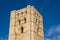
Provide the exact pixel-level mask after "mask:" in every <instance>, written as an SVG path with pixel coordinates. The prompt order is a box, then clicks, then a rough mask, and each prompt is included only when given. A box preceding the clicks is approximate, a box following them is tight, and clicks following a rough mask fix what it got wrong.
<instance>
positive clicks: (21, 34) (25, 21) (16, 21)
mask: <svg viewBox="0 0 60 40" xmlns="http://www.w3.org/2000/svg"><path fill="white" fill-rule="evenodd" d="M8 40H44V33H43V20H42V15H41V14H40V13H39V12H38V11H37V10H36V9H35V8H34V7H33V6H30V5H28V6H27V7H26V8H23V9H20V10H13V11H11V16H10V28H9V38H8Z"/></svg>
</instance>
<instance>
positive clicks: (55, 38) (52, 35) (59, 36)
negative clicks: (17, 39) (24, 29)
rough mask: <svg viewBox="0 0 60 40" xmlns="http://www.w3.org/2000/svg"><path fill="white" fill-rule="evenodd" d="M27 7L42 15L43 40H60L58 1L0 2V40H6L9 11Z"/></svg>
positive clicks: (19, 0) (59, 2)
mask: <svg viewBox="0 0 60 40" xmlns="http://www.w3.org/2000/svg"><path fill="white" fill-rule="evenodd" d="M27 5H33V6H34V7H35V8H36V9H37V10H38V11H39V12H40V13H41V14H42V16H43V25H44V38H45V40H60V0H0V40H8V32H9V21H10V11H11V10H18V9H21V8H24V7H26V6H27Z"/></svg>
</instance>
